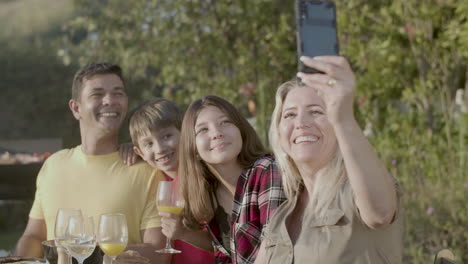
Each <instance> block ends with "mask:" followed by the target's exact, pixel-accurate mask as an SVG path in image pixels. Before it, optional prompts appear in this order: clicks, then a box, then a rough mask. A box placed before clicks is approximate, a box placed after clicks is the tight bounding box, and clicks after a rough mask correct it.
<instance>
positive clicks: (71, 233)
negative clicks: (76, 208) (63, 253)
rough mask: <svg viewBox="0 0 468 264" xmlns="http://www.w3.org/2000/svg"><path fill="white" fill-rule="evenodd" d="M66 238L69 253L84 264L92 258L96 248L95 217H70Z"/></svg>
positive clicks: (80, 263)
mask: <svg viewBox="0 0 468 264" xmlns="http://www.w3.org/2000/svg"><path fill="white" fill-rule="evenodd" d="M65 237H66V239H67V241H68V243H67V250H68V253H69V254H70V255H72V256H73V257H74V258H76V260H78V263H79V264H83V261H84V260H85V259H87V258H88V257H89V256H91V254H93V252H94V249H95V248H96V234H95V233H94V221H93V217H92V216H87V217H84V216H81V215H72V216H70V218H69V219H68V227H67V229H66V231H65Z"/></svg>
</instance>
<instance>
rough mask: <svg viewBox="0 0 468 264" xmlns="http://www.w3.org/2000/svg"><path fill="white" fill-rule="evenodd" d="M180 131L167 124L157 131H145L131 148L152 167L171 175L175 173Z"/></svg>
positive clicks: (173, 175)
mask: <svg viewBox="0 0 468 264" xmlns="http://www.w3.org/2000/svg"><path fill="white" fill-rule="evenodd" d="M179 136H180V131H179V130H178V129H177V128H176V127H175V126H169V127H165V128H162V129H158V130H157V131H151V132H150V131H146V132H145V133H143V134H142V135H141V136H140V137H139V138H138V146H135V147H134V148H133V149H134V151H135V153H136V154H138V155H139V156H140V157H141V158H142V159H143V160H145V161H146V162H148V164H149V165H151V166H152V167H153V168H156V169H159V170H162V171H163V172H164V173H166V174H167V175H169V176H171V177H175V176H176V174H177V165H178V156H177V154H178V153H177V146H178V144H179Z"/></svg>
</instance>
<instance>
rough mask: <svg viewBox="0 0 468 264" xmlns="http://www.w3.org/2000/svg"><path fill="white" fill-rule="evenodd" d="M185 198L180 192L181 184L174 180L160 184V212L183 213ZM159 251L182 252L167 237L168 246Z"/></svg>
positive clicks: (157, 203)
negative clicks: (173, 246) (172, 245)
mask: <svg viewBox="0 0 468 264" xmlns="http://www.w3.org/2000/svg"><path fill="white" fill-rule="evenodd" d="M184 204H185V203H184V198H183V197H182V193H181V192H180V189H179V186H178V184H177V183H176V182H174V181H161V182H159V185H158V194H157V195H156V205H157V207H158V210H159V211H160V212H168V213H171V214H175V215H181V214H182V211H183V210H184ZM156 252H158V253H169V254H175V253H181V252H182V251H180V250H177V249H174V248H172V247H171V239H170V238H167V239H166V247H165V248H163V249H159V250H156Z"/></svg>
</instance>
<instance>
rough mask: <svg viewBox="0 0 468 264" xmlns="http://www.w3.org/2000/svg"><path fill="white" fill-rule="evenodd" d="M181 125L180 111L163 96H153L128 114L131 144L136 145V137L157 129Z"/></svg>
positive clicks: (178, 127)
mask: <svg viewBox="0 0 468 264" xmlns="http://www.w3.org/2000/svg"><path fill="white" fill-rule="evenodd" d="M181 125H182V112H181V111H180V110H179V108H178V107H177V105H176V104H175V103H174V102H171V101H169V100H166V99H163V98H153V99H150V100H147V101H145V102H143V103H142V104H140V105H139V106H137V107H136V108H135V109H134V110H132V112H131V113H130V116H129V130H130V137H131V138H132V142H133V145H135V146H137V147H138V139H139V138H140V137H141V136H142V135H143V134H144V133H147V132H148V131H149V132H153V131H156V130H157V129H161V128H166V127H169V126H175V127H176V128H177V129H178V130H180V127H181Z"/></svg>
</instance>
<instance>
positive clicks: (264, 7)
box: [0, 0, 468, 263]
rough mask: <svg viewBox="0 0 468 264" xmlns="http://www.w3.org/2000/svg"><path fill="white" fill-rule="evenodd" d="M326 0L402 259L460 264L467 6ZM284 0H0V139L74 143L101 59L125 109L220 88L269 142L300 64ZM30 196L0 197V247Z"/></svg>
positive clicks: (9, 240)
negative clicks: (383, 176)
mask: <svg viewBox="0 0 468 264" xmlns="http://www.w3.org/2000/svg"><path fill="white" fill-rule="evenodd" d="M335 2H336V4H337V13H338V16H339V19H338V30H339V40H340V46H341V47H340V48H341V53H342V54H343V55H344V56H346V57H347V58H348V59H349V60H350V62H351V64H352V67H353V69H354V71H355V73H356V76H357V80H358V86H357V94H356V97H355V112H356V115H357V117H358V119H359V122H360V124H361V126H362V128H363V129H365V133H366V135H367V136H368V137H369V139H370V140H371V142H372V144H373V145H374V146H375V148H376V149H377V151H378V153H379V156H380V157H381V158H382V159H383V160H384V162H385V163H386V164H387V166H388V168H389V169H390V171H391V172H392V173H393V174H394V175H395V176H396V177H397V178H398V179H399V181H400V182H401V183H402V185H403V188H404V191H405V195H404V198H403V204H404V208H405V212H406V215H405V223H406V227H405V235H404V238H405V257H404V263H432V260H433V256H434V253H435V252H436V251H437V250H439V249H442V248H450V249H452V250H453V251H454V253H455V256H456V257H457V259H458V261H460V262H464V263H468V252H467V251H468V250H467V249H468V231H467V229H468V210H467V209H468V208H467V207H468V206H467V204H468V199H467V196H466V193H467V191H468V177H467V175H468V173H467V171H468V154H467V146H466V145H467V139H468V134H467V130H468V113H467V107H468V95H467V92H466V90H467V89H468V63H467V62H468V1H462V0H460V1H456V0H388V1H384V0H369V1H366V0H340V1H335ZM293 3H294V2H293V1H292V0H236V1H234V0H222V1H220V0H191V1H188V0H145V1H143V0H139V1H128V0H41V1H37V0H0V25H1V30H0V120H1V122H0V140H19V139H38V138H60V139H61V140H62V142H63V147H71V146H74V145H76V144H77V143H78V142H79V131H78V126H77V123H76V122H75V121H74V119H73V117H72V115H71V114H70V111H69V110H68V105H67V104H68V99H69V98H70V94H71V93H70V87H71V81H72V78H73V74H74V72H75V71H76V70H77V68H78V67H79V66H81V65H83V64H85V63H87V62H90V61H110V62H114V63H118V64H120V65H121V66H122V67H123V69H124V72H125V75H126V78H127V87H128V93H129V96H130V98H131V99H130V105H131V107H133V106H136V104H138V103H139V102H141V101H142V100H144V99H147V98H151V97H155V96H163V97H165V98H168V99H171V100H174V101H176V102H177V104H178V105H179V106H181V107H182V108H184V109H185V108H186V107H187V106H188V104H189V103H190V102H191V101H192V100H194V99H197V98H199V97H201V96H203V95H207V94H216V95H219V96H222V97H224V98H226V99H228V100H230V101H231V102H232V103H234V104H235V105H236V106H237V107H238V108H239V109H240V110H241V111H242V113H243V114H244V115H245V116H246V117H247V118H249V120H251V121H252V122H254V123H255V125H256V129H257V132H258V133H259V134H260V135H261V136H262V138H263V139H264V140H265V142H267V138H266V134H267V128H268V123H269V119H270V114H271V112H272V109H273V106H274V93H275V90H276V88H277V87H278V85H279V84H280V83H282V82H284V81H286V80H288V79H290V78H291V77H293V76H294V75H295V72H296V69H297V64H296V62H297V58H296V43H295V20H294V8H293ZM125 131H127V129H125ZM122 141H128V133H127V132H125V133H123V136H122ZM30 203H31V201H8V203H6V202H4V203H3V207H2V203H1V201H0V249H5V250H11V249H12V248H13V247H14V244H15V243H16V240H17V238H18V236H19V235H20V234H21V232H22V231H23V229H24V224H25V222H26V220H27V214H28V210H29V207H30ZM12 217H13V218H12Z"/></svg>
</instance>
